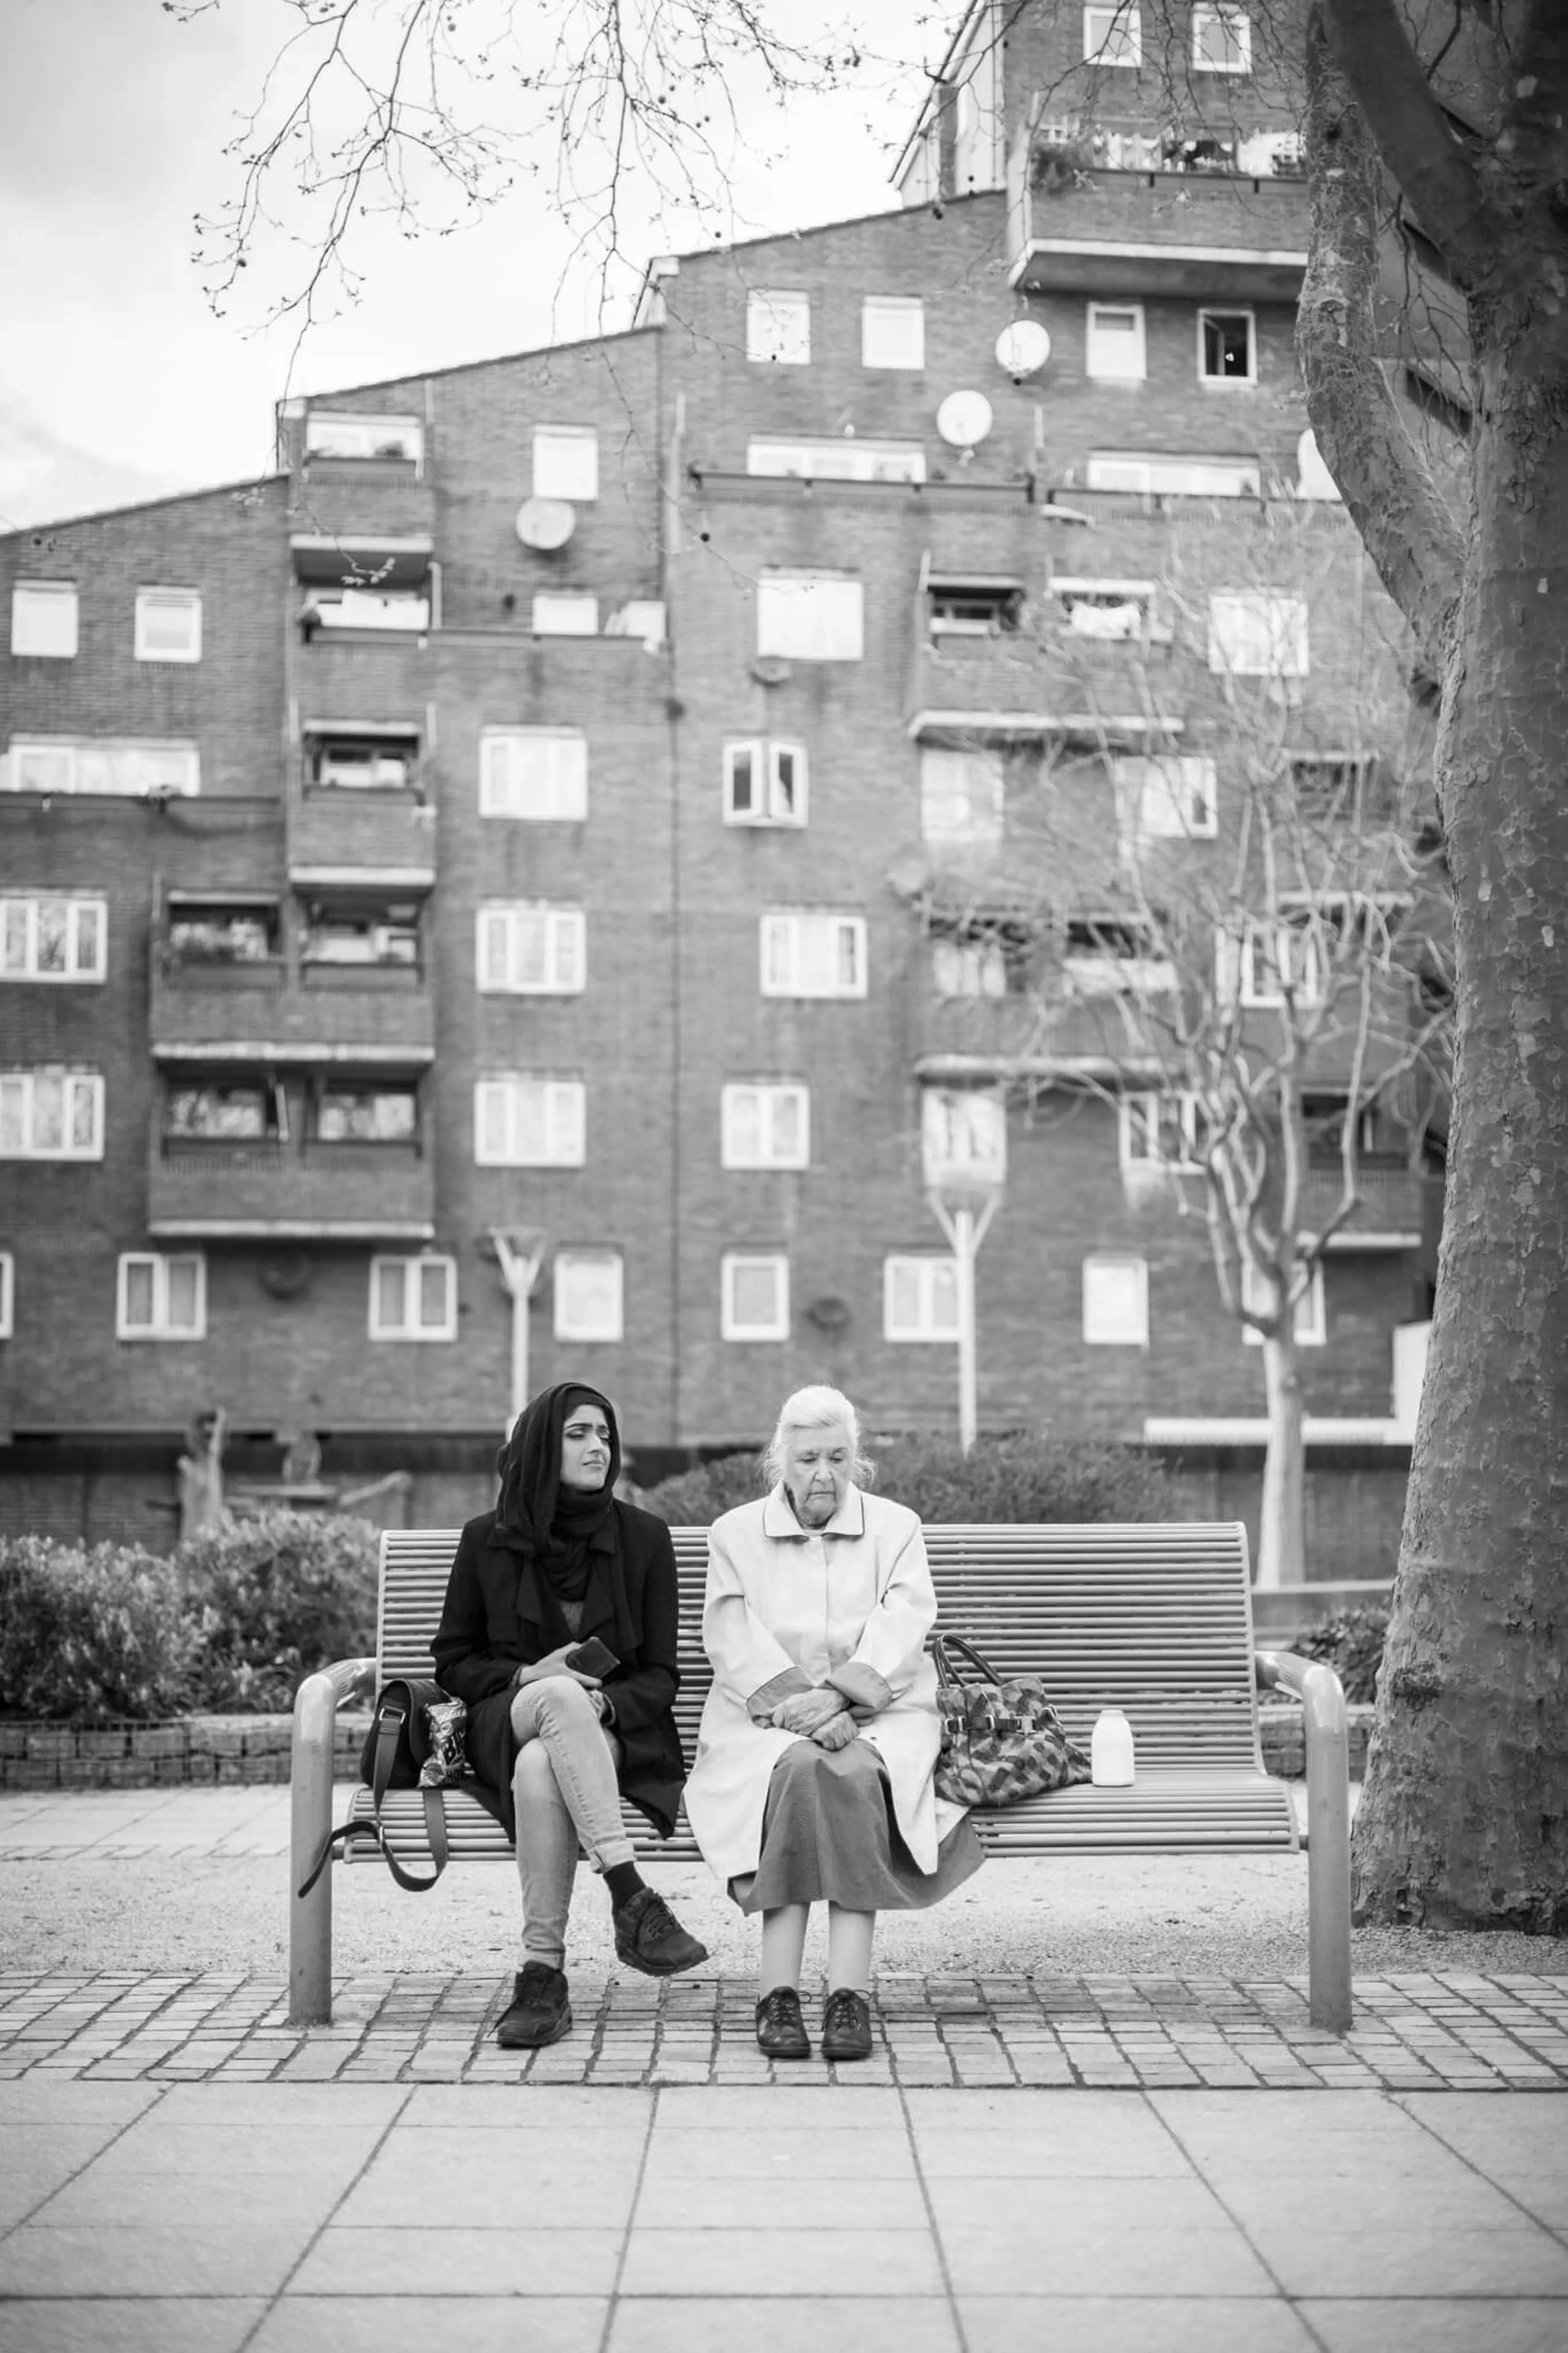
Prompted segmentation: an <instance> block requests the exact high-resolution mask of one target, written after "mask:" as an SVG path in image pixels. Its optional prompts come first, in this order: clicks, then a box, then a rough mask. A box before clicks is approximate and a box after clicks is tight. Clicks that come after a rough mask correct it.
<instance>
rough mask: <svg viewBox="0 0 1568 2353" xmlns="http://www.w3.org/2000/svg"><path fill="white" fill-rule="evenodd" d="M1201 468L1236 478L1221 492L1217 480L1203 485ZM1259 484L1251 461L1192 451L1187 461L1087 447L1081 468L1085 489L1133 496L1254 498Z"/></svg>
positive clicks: (1259, 470)
mask: <svg viewBox="0 0 1568 2353" xmlns="http://www.w3.org/2000/svg"><path fill="white" fill-rule="evenodd" d="M1205 467H1206V468H1209V469H1212V470H1214V471H1215V472H1216V473H1224V474H1229V475H1233V476H1235V477H1236V478H1237V479H1236V480H1234V481H1229V482H1226V484H1225V486H1224V487H1223V488H1222V487H1221V486H1220V485H1219V484H1218V483H1217V482H1205V481H1204V480H1203V479H1202V476H1203V472H1204V470H1205ZM1243 478H1245V479H1243ZM1262 485H1263V470H1262V468H1261V467H1260V466H1259V465H1258V462H1257V460H1256V459H1252V458H1235V459H1231V458H1207V457H1205V456H1203V455H1202V454H1201V453H1199V452H1198V451H1195V450H1194V452H1193V453H1192V454H1191V455H1190V456H1188V457H1185V458H1175V457H1163V456H1154V457H1149V456H1146V455H1142V454H1140V453H1139V452H1138V451H1136V450H1131V449H1129V450H1120V449H1091V450H1090V451H1089V458H1088V460H1087V462H1086V465H1085V468H1084V488H1085V490H1088V491H1128V492H1130V493H1131V494H1132V495H1133V496H1136V497H1139V498H1182V499H1245V498H1256V497H1257V496H1258V492H1259V491H1260V490H1261V489H1262Z"/></svg>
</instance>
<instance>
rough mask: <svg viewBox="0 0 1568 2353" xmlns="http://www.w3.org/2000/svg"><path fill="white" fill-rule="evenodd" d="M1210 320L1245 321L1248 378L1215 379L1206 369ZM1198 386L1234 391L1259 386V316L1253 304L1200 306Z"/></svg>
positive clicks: (1212, 303) (1240, 376)
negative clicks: (1239, 386) (1212, 386)
mask: <svg viewBox="0 0 1568 2353" xmlns="http://www.w3.org/2000/svg"><path fill="white" fill-rule="evenodd" d="M1210 319H1245V320H1246V322H1247V374H1246V375H1210V374H1209V372H1208V370H1207V368H1205V365H1204V327H1205V322H1207V321H1208V320H1210ZM1197 368H1198V382H1199V383H1200V384H1205V385H1219V386H1220V387H1221V388H1222V389H1223V390H1227V391H1228V390H1234V389H1235V387H1236V386H1237V385H1244V386H1245V385H1256V383H1257V382H1258V313H1257V311H1254V309H1253V308H1252V305H1251V304H1250V303H1249V302H1200V303H1199V305H1198V343H1197Z"/></svg>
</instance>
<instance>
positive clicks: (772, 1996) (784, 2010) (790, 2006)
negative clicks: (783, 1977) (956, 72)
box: [757, 1986, 811, 2059]
mask: <svg viewBox="0 0 1568 2353" xmlns="http://www.w3.org/2000/svg"><path fill="white" fill-rule="evenodd" d="M757 2048H758V2050H759V2051H762V2052H765V2053H766V2055H767V2056H768V2057H769V2058H770V2059H809V2058H810V2056H811V2044H810V2042H808V2041H807V2040H806V2032H805V2019H804V2018H802V2016H801V2014H800V1996H799V1994H797V1993H796V1991H795V1988H794V1986H774V1988H773V1991H772V1992H771V1993H765V1994H763V1998H762V2000H761V2001H760V2002H758V2004H757Z"/></svg>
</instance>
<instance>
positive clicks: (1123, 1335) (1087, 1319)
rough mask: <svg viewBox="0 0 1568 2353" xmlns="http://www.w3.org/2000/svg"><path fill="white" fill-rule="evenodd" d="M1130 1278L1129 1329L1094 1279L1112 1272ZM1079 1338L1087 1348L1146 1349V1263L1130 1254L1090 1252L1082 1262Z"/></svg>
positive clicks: (1147, 1318)
mask: <svg viewBox="0 0 1568 2353" xmlns="http://www.w3.org/2000/svg"><path fill="white" fill-rule="evenodd" d="M1128 1271H1131V1273H1132V1276H1133V1301H1132V1314H1131V1328H1129V1326H1128V1324H1127V1322H1126V1321H1125V1320H1122V1319H1121V1318H1119V1316H1118V1314H1117V1310H1116V1305H1115V1303H1114V1301H1113V1299H1112V1298H1111V1297H1110V1296H1108V1295H1107V1293H1106V1291H1105V1290H1104V1288H1102V1287H1101V1286H1100V1282H1099V1281H1098V1278H1100V1276H1102V1275H1104V1274H1106V1273H1107V1272H1112V1273H1115V1274H1117V1275H1124V1274H1125V1273H1127V1272H1128ZM1083 1336H1084V1340H1085V1343H1086V1344H1087V1345H1089V1347H1091V1348H1146V1347H1147V1346H1148V1345H1149V1261H1148V1260H1147V1259H1146V1258H1141V1257H1140V1256H1139V1255H1138V1254H1137V1252H1136V1251H1134V1250H1094V1251H1091V1252H1090V1253H1089V1256H1088V1257H1087V1258H1086V1259H1085V1260H1084V1261H1083Z"/></svg>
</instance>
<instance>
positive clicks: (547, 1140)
mask: <svg viewBox="0 0 1568 2353" xmlns="http://www.w3.org/2000/svg"><path fill="white" fill-rule="evenodd" d="M530 1098H531V1099H532V1100H530ZM525 1114H527V1115H528V1116H525ZM498 1117H499V1124H500V1127H501V1129H502V1131H503V1140H502V1141H501V1143H500V1145H493V1144H491V1143H490V1142H489V1141H488V1137H489V1133H490V1131H491V1126H492V1122H493V1121H495V1120H496V1119H497V1118H498ZM530 1124H537V1126H538V1128H539V1130H540V1131H541V1132H542V1135H543V1139H544V1140H543V1144H542V1147H541V1148H540V1149H538V1150H537V1151H529V1150H527V1149H525V1148H524V1145H523V1142H522V1132H523V1129H524V1127H525V1125H530ZM587 1156H588V1090H587V1086H586V1084H585V1083H584V1081H583V1080H582V1079H566V1078H555V1077H552V1075H551V1074H550V1073H549V1072H544V1071H490V1072H489V1073H488V1074H487V1075H486V1076H483V1077H481V1078H479V1079H476V1080H475V1082H474V1166H475V1167H476V1168H581V1167H583V1166H584V1164H585V1162H586V1160H587Z"/></svg>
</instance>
